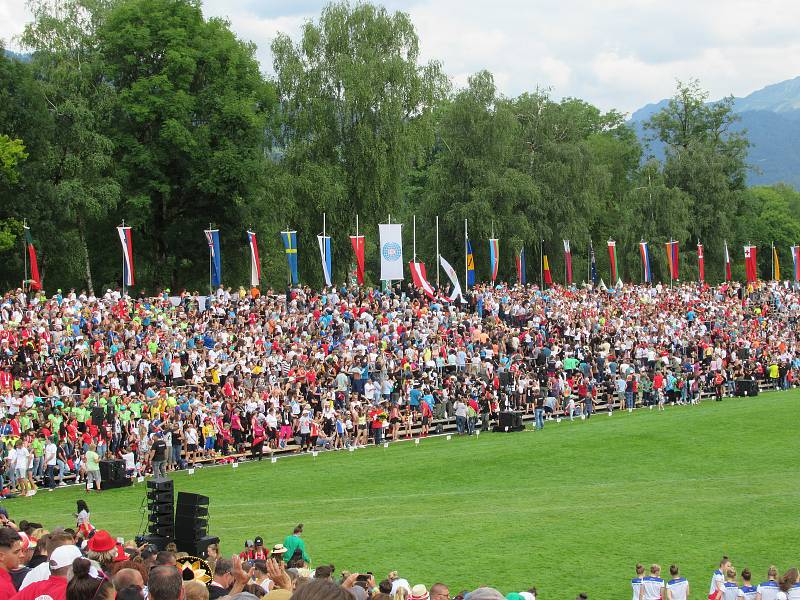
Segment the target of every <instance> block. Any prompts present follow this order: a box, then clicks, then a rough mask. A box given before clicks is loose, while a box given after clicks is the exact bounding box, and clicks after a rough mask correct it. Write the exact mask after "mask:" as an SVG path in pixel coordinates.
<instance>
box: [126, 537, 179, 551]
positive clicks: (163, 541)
mask: <svg viewBox="0 0 800 600" xmlns="http://www.w3.org/2000/svg"><path fill="white" fill-rule="evenodd" d="M135 539H136V545H137V546H144V545H145V544H152V545H153V546H155V547H156V550H166V549H167V544H169V543H170V542H171V541H172V540H171V539H170V538H167V537H163V536H160V535H137V536H136V538H135Z"/></svg>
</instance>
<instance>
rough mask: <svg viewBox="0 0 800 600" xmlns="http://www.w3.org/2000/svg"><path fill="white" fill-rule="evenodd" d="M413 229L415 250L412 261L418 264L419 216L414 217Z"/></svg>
mask: <svg viewBox="0 0 800 600" xmlns="http://www.w3.org/2000/svg"><path fill="white" fill-rule="evenodd" d="M412 229H413V238H412V239H413V240H414V241H413V243H412V246H413V250H412V255H413V258H412V259H411V260H412V261H413V262H417V215H414V217H413V225H412Z"/></svg>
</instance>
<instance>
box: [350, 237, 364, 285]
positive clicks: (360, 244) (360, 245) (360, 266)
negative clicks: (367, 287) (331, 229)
mask: <svg viewBox="0 0 800 600" xmlns="http://www.w3.org/2000/svg"><path fill="white" fill-rule="evenodd" d="M350 243H351V244H353V252H355V254H356V277H357V278H358V285H364V236H363V235H351V236H350Z"/></svg>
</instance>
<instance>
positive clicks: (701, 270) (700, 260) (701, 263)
mask: <svg viewBox="0 0 800 600" xmlns="http://www.w3.org/2000/svg"><path fill="white" fill-rule="evenodd" d="M697 272H698V274H699V276H700V281H701V282H702V281H705V280H706V259H705V258H704V257H703V244H701V243H700V242H697Z"/></svg>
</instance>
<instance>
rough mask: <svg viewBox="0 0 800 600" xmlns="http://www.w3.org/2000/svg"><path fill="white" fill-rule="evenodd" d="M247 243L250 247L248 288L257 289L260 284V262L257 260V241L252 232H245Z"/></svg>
mask: <svg viewBox="0 0 800 600" xmlns="http://www.w3.org/2000/svg"><path fill="white" fill-rule="evenodd" d="M247 243H248V244H249V245H250V287H258V286H259V284H260V283H261V261H260V260H259V258H258V241H257V240H256V234H255V232H254V231H248V232H247Z"/></svg>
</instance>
